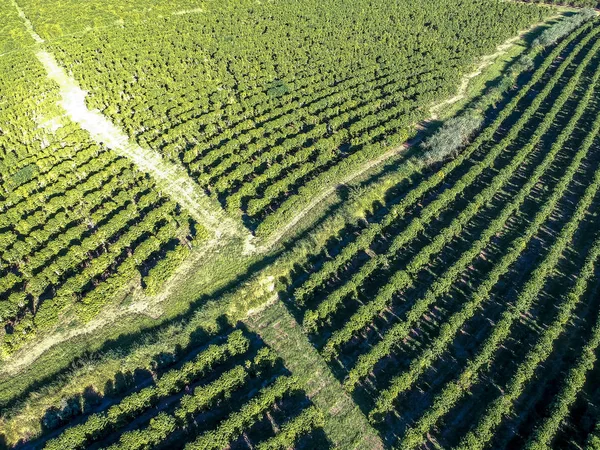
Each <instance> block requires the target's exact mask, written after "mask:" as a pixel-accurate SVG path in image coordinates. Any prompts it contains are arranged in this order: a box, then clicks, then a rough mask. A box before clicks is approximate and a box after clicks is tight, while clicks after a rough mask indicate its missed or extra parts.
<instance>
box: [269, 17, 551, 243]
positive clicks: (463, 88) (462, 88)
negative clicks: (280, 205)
mask: <svg viewBox="0 0 600 450" xmlns="http://www.w3.org/2000/svg"><path fill="white" fill-rule="evenodd" d="M540 25H541V24H536V25H534V26H532V27H531V28H529V29H528V30H525V31H523V32H521V33H519V34H518V35H517V36H514V37H511V38H510V39H508V40H506V41H505V42H504V43H502V44H500V45H499V46H498V47H496V52H495V53H492V54H491V55H485V56H483V57H482V58H481V59H480V62H479V64H478V65H477V68H476V69H475V70H474V71H473V72H471V73H469V74H466V75H464V76H463V78H462V80H461V83H460V85H459V87H458V90H457V93H456V95H454V96H453V97H451V98H449V99H447V100H444V101H442V102H440V103H436V104H434V105H432V106H430V108H429V112H430V114H429V118H428V119H426V120H424V121H423V122H422V123H421V124H419V125H418V127H419V128H420V129H421V131H422V130H425V129H426V128H427V125H428V124H429V122H431V121H432V120H436V119H437V117H438V115H437V113H438V111H439V110H440V109H442V108H443V107H444V106H449V105H452V104H454V103H457V102H459V101H460V100H463V99H464V98H465V95H466V92H467V88H468V87H469V83H470V82H471V80H473V79H474V78H477V77H478V76H479V75H481V74H482V73H483V71H484V70H485V69H486V68H487V67H488V66H490V65H492V64H493V63H494V61H495V60H496V59H497V58H499V57H500V56H502V55H504V54H505V53H506V52H507V51H508V50H509V49H510V48H511V47H512V46H513V45H514V44H515V43H516V42H517V41H519V40H520V39H521V38H522V37H523V36H524V35H525V34H526V33H528V32H530V31H531V30H533V29H535V28H537V27H538V26H540ZM418 142H419V140H415V141H412V142H408V143H405V144H403V145H401V146H399V147H396V148H393V149H391V150H389V151H387V152H385V153H384V154H383V155H381V156H379V157H378V158H376V159H373V160H371V161H368V162H367V163H366V164H364V165H362V166H361V167H360V168H359V169H358V170H356V171H355V172H352V173H351V174H350V175H348V176H347V177H345V178H344V179H343V180H341V181H340V182H339V183H337V184H336V185H334V186H330V187H328V188H327V189H325V190H323V191H322V192H321V193H320V194H318V195H317V196H316V197H315V198H314V199H313V200H311V202H310V203H309V204H308V205H306V206H305V207H304V208H302V209H301V210H300V211H299V212H298V214H296V215H295V216H294V217H293V218H292V219H291V220H290V221H289V222H288V223H287V224H286V225H284V226H283V227H281V228H280V229H279V230H278V231H276V232H275V233H274V234H272V235H271V236H269V238H268V240H267V242H265V243H264V244H262V245H261V246H259V247H257V251H259V252H262V253H266V252H268V251H270V250H272V249H273V248H275V247H276V245H277V244H278V243H279V242H280V241H281V240H282V239H283V238H284V237H285V235H286V234H287V233H289V232H290V231H291V230H292V229H293V228H294V227H295V226H296V225H297V224H298V223H299V222H300V221H301V220H302V219H303V218H304V217H305V216H306V215H307V214H309V213H310V212H311V211H312V210H313V209H314V208H316V207H317V206H318V205H319V204H321V202H323V201H324V200H325V199H326V198H327V197H329V196H330V195H332V194H333V193H334V192H335V191H336V190H337V188H338V187H339V186H340V185H344V184H348V183H351V182H352V181H354V180H355V179H357V178H359V177H360V176H362V175H363V174H365V173H366V172H367V171H368V170H370V169H372V168H374V167H377V166H379V165H380V164H383V163H385V162H386V161H388V160H389V159H391V158H392V157H394V156H396V155H398V154H399V153H401V152H402V151H406V150H407V149H409V148H410V147H412V146H413V145H415V144H417V143H418Z"/></svg>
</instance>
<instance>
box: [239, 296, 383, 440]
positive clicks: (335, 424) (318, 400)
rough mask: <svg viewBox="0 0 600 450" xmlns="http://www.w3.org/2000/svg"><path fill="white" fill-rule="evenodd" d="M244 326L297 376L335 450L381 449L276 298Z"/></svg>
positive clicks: (365, 421)
mask: <svg viewBox="0 0 600 450" xmlns="http://www.w3.org/2000/svg"><path fill="white" fill-rule="evenodd" d="M246 324H247V325H248V327H249V328H250V330H252V331H254V332H256V333H257V334H258V335H259V336H260V337H261V338H262V339H263V340H264V341H265V343H266V344H267V345H269V346H270V347H271V348H273V349H274V350H275V351H276V352H277V353H278V354H279V356H281V358H282V359H283V361H284V364H285V366H286V367H287V368H288V369H289V370H290V371H291V372H292V373H295V374H296V375H297V376H298V377H300V379H301V381H302V384H303V387H304V389H306V395H307V396H308V398H309V399H310V400H311V401H312V402H313V403H314V404H315V405H316V406H317V407H318V408H319V409H321V410H322V411H323V412H324V413H325V414H326V416H327V420H326V421H325V425H324V427H323V431H325V434H326V435H327V437H328V438H329V439H330V440H331V442H332V443H333V447H334V448H343V449H361V450H363V449H364V450H379V449H383V448H384V447H383V443H382V442H381V439H380V438H379V436H378V434H377V432H376V431H375V429H374V428H373V427H372V426H371V425H370V424H369V422H368V420H367V418H366V417H365V415H364V414H363V413H362V411H361V410H360V408H359V407H358V406H357V405H356V403H355V402H354V400H353V399H352V398H351V397H350V396H349V395H348V393H347V392H346V391H345V390H344V388H343V387H342V385H341V384H340V382H339V381H338V380H337V379H336V378H335V377H334V375H333V373H331V370H329V367H328V366H327V364H326V363H325V360H324V359H323V358H322V357H321V355H319V353H318V352H317V350H315V348H314V347H313V346H312V344H311V343H310V342H309V340H308V338H307V337H306V335H305V334H304V333H303V331H302V328H301V327H300V325H298V322H296V320H295V319H294V317H293V316H292V315H291V314H290V313H289V311H288V310H287V308H286V307H285V305H284V304H283V303H282V302H281V300H279V298H277V297H276V298H275V299H273V302H272V303H270V304H269V306H268V307H266V308H264V309H262V310H260V311H258V312H256V313H255V314H253V315H251V316H250V317H248V319H247V320H246Z"/></svg>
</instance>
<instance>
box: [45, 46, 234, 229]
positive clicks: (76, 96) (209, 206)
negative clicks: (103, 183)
mask: <svg viewBox="0 0 600 450" xmlns="http://www.w3.org/2000/svg"><path fill="white" fill-rule="evenodd" d="M36 56H37V58H38V59H39V61H40V62H41V63H42V64H43V66H44V68H45V69H46V71H47V73H48V78H50V79H51V80H53V81H55V82H56V83H57V84H58V86H59V88H60V95H61V101H60V105H61V106H62V108H63V109H64V110H65V111H66V112H67V115H68V116H69V118H70V119H71V120H72V121H73V122H75V123H77V124H79V126H81V128H83V129H84V130H86V131H87V132H88V133H89V134H90V136H91V138H92V139H93V140H94V141H96V142H97V143H99V144H103V145H104V146H106V147H108V148H109V149H111V150H113V151H114V152H115V153H117V154H118V155H120V156H123V157H125V158H127V159H129V160H130V161H132V162H133V163H134V164H135V165H136V166H137V168H138V169H140V170H141V171H143V172H146V173H148V174H150V176H152V178H153V179H154V180H155V181H156V183H157V185H158V186H159V187H160V188H161V190H162V191H163V192H164V193H166V194H167V195H169V196H170V197H171V198H172V199H173V200H175V201H176V202H178V203H179V204H180V205H181V206H182V207H183V208H184V209H186V210H187V211H188V212H189V213H190V215H191V216H192V217H193V218H194V219H195V220H196V221H198V222H199V223H200V224H201V225H203V226H204V227H206V228H208V229H209V230H210V231H212V232H214V234H215V236H216V237H221V236H223V235H226V234H232V235H236V234H239V233H241V232H242V231H241V226H236V224H235V223H234V221H233V219H230V218H228V217H227V216H226V215H225V213H224V212H223V210H222V209H221V207H220V206H219V205H217V204H216V202H214V201H212V200H211V199H209V198H208V197H207V196H206V195H205V194H204V193H203V192H201V190H200V188H199V186H198V185H197V184H196V183H195V182H194V181H193V180H192V179H191V178H190V177H189V175H188V174H187V172H186V171H185V170H184V169H183V167H181V166H179V165H177V164H175V163H173V162H171V161H168V160H166V159H164V158H163V157H162V156H161V155H160V154H159V153H157V152H155V151H152V150H148V149H145V148H142V147H140V146H139V145H137V144H135V143H133V142H131V141H130V140H129V137H128V136H127V135H126V134H125V133H124V132H123V131H121V130H120V129H119V128H118V127H117V126H116V125H114V124H113V123H112V122H110V121H109V120H108V119H107V118H106V117H105V116H104V115H102V114H101V113H100V112H99V111H91V110H89V109H88V108H87V106H86V104H85V97H86V92H85V91H83V90H82V89H81V88H80V87H79V86H78V85H77V82H76V81H75V80H74V79H73V78H72V77H69V76H68V75H67V73H66V71H65V70H64V69H63V68H62V67H61V66H60V65H59V64H58V63H57V62H56V59H55V58H54V55H52V54H51V53H49V52H47V51H45V50H40V51H38V52H37V53H36Z"/></svg>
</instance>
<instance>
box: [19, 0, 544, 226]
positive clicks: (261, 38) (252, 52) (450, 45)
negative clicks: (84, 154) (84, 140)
mask: <svg viewBox="0 0 600 450" xmlns="http://www.w3.org/2000/svg"><path fill="white" fill-rule="evenodd" d="M22 3H23V7H24V9H25V11H26V13H28V14H29V15H30V16H31V17H32V18H33V19H32V21H33V23H34V25H39V29H40V30H41V33H42V36H43V37H52V31H48V33H47V34H44V33H45V30H46V27H47V26H49V25H50V24H51V23H53V22H54V23H59V24H60V28H61V29H63V30H69V29H81V28H83V27H82V24H80V23H79V21H80V20H79V19H78V18H77V19H76V18H75V17H73V16H72V15H71V14H70V13H68V11H72V10H73V9H71V7H69V5H70V4H71V1H70V0H69V1H66V2H65V3H63V4H61V6H59V7H56V6H55V4H52V7H50V6H49V4H50V2H47V3H44V2H42V3H41V4H40V2H38V1H32V0H25V1H22ZM150 3H151V6H152V7H153V8H154V7H155V5H154V2H148V1H147V0H146V1H144V2H141V3H139V4H138V5H136V6H133V5H126V6H122V7H120V8H117V9H120V10H121V11H120V13H121V14H123V15H124V16H123V17H124V18H126V17H129V16H130V15H131V16H133V17H134V18H138V17H144V18H145V17H147V14H148V11H147V10H146V9H145V7H144V6H145V5H146V6H150ZM187 3H188V2H173V3H172V4H171V5H170V6H168V5H161V6H160V7H157V8H158V10H157V12H164V11H165V10H167V11H168V10H172V11H173V12H177V9H178V7H180V8H181V12H182V14H166V13H165V14H164V15H163V16H157V17H155V18H154V20H144V21H143V22H142V23H138V22H136V21H135V19H134V20H131V21H128V22H127V25H126V26H124V27H121V26H114V27H107V28H101V29H92V30H89V31H88V32H85V39H81V38H80V36H79V35H70V34H69V33H67V34H66V35H65V37H64V38H62V39H58V40H53V41H51V47H52V49H53V50H54V52H55V53H56V55H57V57H58V60H59V61H60V62H61V63H62V65H64V66H65V67H67V68H68V70H71V71H72V72H73V74H74V76H75V77H76V78H77V80H78V82H79V83H80V84H81V85H82V87H83V88H84V89H85V90H86V91H89V92H90V93H91V95H90V97H89V100H88V101H89V105H90V107H92V108H97V109H99V110H101V111H103V112H104V113H105V114H106V115H108V116H109V117H110V118H111V119H112V120H113V121H114V122H115V123H117V124H119V125H121V127H122V128H124V129H125V130H126V131H127V133H128V134H129V135H130V137H131V138H132V139H135V140H137V142H138V143H139V144H140V145H142V146H148V147H151V148H152V149H155V150H158V151H160V152H162V153H163V155H164V156H165V157H167V158H170V159H173V160H176V161H181V162H183V163H184V164H185V165H186V167H187V168H188V169H189V171H190V173H191V174H192V175H193V176H194V177H196V178H197V180H198V182H199V183H200V184H201V185H202V186H203V187H204V188H205V190H206V191H207V192H209V193H210V194H211V195H213V196H214V197H215V198H217V199H219V200H220V201H221V203H222V204H223V205H224V206H225V208H226V209H227V210H228V211H229V212H230V213H232V214H234V215H238V216H243V217H244V219H245V221H246V223H247V224H248V225H249V226H250V228H252V229H254V230H255V231H256V233H257V234H258V235H260V236H267V235H269V234H271V233H273V232H274V231H275V230H276V229H278V228H279V227H280V226H281V225H282V224H283V223H285V222H286V221H287V220H289V218H290V216H291V215H293V214H294V213H296V211H297V210H298V208H301V207H302V206H304V205H306V204H307V203H308V202H310V200H311V198H312V197H313V196H314V195H315V194H316V193H318V192H321V191H322V190H323V188H324V187H325V186H334V185H335V184H337V183H338V182H339V181H340V180H341V179H343V177H344V176H346V175H347V174H349V173H351V172H352V171H354V170H355V169H356V167H357V165H359V164H362V163H364V162H366V161H370V160H372V159H374V158H377V157H378V156H380V155H381V154H383V153H384V152H385V151H386V150H388V149H390V148H391V147H394V146H397V145H399V144H401V143H402V142H404V141H405V140H406V139H407V138H408V137H410V136H411V134H412V132H413V126H414V124H415V123H418V122H419V121H420V120H422V119H424V118H425V114H426V113H425V111H426V110H427V108H426V107H427V106H428V105H429V104H431V103H433V102H435V101H437V100H438V99H440V98H444V97H447V96H449V95H450V94H451V93H452V92H453V90H454V89H455V88H456V86H457V85H458V84H459V83H460V80H461V76H462V73H463V72H464V71H465V70H466V69H467V68H468V67H469V66H470V65H471V64H472V63H473V62H474V61H475V59H476V58H478V57H480V56H483V55H484V54H487V53H490V52H492V51H493V50H494V48H495V46H496V45H497V44H499V43H501V42H502V41H504V40H506V39H508V38H509V37H511V36H513V35H515V34H516V33H517V32H518V31H519V30H522V29H524V28H527V27H528V26H530V25H531V24H532V23H536V22H538V21H540V20H541V19H542V18H544V17H545V16H546V15H548V14H550V13H551V10H550V9H549V8H537V7H532V6H526V5H522V4H516V3H508V2H498V1H492V2H489V1H487V0H476V1H472V2H467V3H465V2H461V1H458V0H444V1H438V2H436V3H435V4H433V3H432V2H428V1H422V0H419V1H416V2H393V3H390V2H387V1H384V0H376V1H375V2H372V1H371V2H367V1H365V0H361V1H358V2H352V3H351V4H348V3H347V2H343V1H340V0H327V1H326V2H325V3H323V2H315V1H314V0H301V1H299V2H298V1H295V2H290V1H284V2H275V3H268V2H263V3H256V2H254V1H251V0H243V1H241V2H240V1H230V0H228V1H225V2H210V4H207V5H204V6H202V7H201V10H202V11H201V13H198V14H195V13H194V14H186V13H185V10H187V9H188V8H189V6H190V5H188V4H187ZM92 5H99V2H97V1H92V2H90V4H89V5H88V4H86V9H87V8H90V7H92ZM457 10H460V14H454V12H455V11H457ZM324 11H327V14H324V13H323V12H324ZM113 13H114V12H113V11H110V10H109V11H106V12H103V13H98V14H97V15H98V20H100V21H102V22H104V21H105V20H108V19H105V18H104V17H103V16H104V15H108V16H110V15H112V14H113ZM78 16H79V15H78ZM404 17H411V20H410V21H407V20H400V19H399V18H404ZM84 23H85V19H84ZM290 24H293V25H292V26H290ZM81 31H83V30H81ZM366 43H368V44H366ZM191 49H193V50H191ZM91 55H94V56H93V57H92V56H91ZM123 55H128V57H127V58H124V57H123ZM190 74H193V75H194V76H190ZM165 87H166V89H167V90H168V92H169V95H163V91H164V89H165Z"/></svg>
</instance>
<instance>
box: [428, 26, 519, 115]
mask: <svg viewBox="0 0 600 450" xmlns="http://www.w3.org/2000/svg"><path fill="white" fill-rule="evenodd" d="M528 31H530V30H527V31H523V32H521V33H519V34H518V35H517V36H514V37H512V38H510V39H508V40H507V41H505V42H504V43H503V44H500V45H499V46H498V47H496V52H495V53H492V54H491V55H485V56H484V57H483V58H481V60H480V63H479V65H478V66H477V68H476V69H475V70H474V71H473V72H471V73H468V74H466V75H464V76H463V78H462V81H461V83H460V86H459V87H458V91H457V93H456V95H455V96H454V97H450V98H449V99H447V100H444V101H443V102H440V103H437V104H435V105H433V106H432V107H431V108H430V109H429V113H430V120H436V119H437V118H438V115H437V113H438V111H439V110H440V109H442V108H443V107H444V106H449V105H453V104H454V103H457V102H459V101H461V100H463V99H464V98H465V94H466V93H467V88H468V87H469V84H470V83H471V81H472V80H473V79H474V78H477V77H478V76H479V75H481V74H482V73H483V71H484V70H485V69H486V68H487V67H489V66H491V65H492V64H493V63H494V61H495V60H496V59H497V58H499V57H500V56H502V55H504V54H505V53H506V52H507V51H508V50H510V48H511V47H512V46H513V45H514V44H515V42H517V41H519V40H520V39H521V38H522V37H523V36H524V35H525V33H527V32H528Z"/></svg>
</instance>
